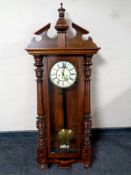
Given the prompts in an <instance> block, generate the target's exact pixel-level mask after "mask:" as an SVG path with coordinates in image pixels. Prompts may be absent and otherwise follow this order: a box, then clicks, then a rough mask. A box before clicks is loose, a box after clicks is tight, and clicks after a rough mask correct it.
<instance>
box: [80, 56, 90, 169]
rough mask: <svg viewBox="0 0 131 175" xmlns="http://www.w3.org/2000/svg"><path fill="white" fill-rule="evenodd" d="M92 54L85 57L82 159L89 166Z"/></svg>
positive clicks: (85, 165)
mask: <svg viewBox="0 0 131 175" xmlns="http://www.w3.org/2000/svg"><path fill="white" fill-rule="evenodd" d="M91 65H92V55H86V56H85V57H84V64H83V66H84V79H85V96H84V117H83V145H82V161H83V163H84V167H85V168H87V167H88V166H89V165H90V163H91V141H90V129H91V116H90V112H91V107H90V78H91Z"/></svg>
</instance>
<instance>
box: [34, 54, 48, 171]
mask: <svg viewBox="0 0 131 175" xmlns="http://www.w3.org/2000/svg"><path fill="white" fill-rule="evenodd" d="M34 59H35V64H34V65H35V66H36V69H35V72H36V77H37V79H36V82H37V114H38V117H37V128H38V144H37V162H38V163H39V164H40V166H41V167H42V168H44V167H45V165H46V160H47V146H46V116H45V110H44V102H43V71H44V70H43V66H44V65H43V56H35V57H34Z"/></svg>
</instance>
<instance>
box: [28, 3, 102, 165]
mask: <svg viewBox="0 0 131 175" xmlns="http://www.w3.org/2000/svg"><path fill="white" fill-rule="evenodd" d="M58 12H59V18H58V20H57V22H56V25H55V29H56V30H57V36H56V37H55V38H50V37H49V36H48V35H47V32H48V30H49V28H50V23H49V24H47V25H46V26H44V27H43V28H41V29H40V30H38V31H37V32H35V35H41V37H42V39H41V40H40V41H37V40H36V39H35V38H33V39H32V41H31V43H30V44H29V45H28V47H27V49H26V50H27V52H28V53H29V54H31V55H33V56H34V59H35V66H36V77H37V80H36V81H37V114H38V117H37V128H38V144H37V162H38V163H39V165H40V166H41V167H42V168H44V167H45V166H46V165H48V164H50V163H55V164H57V165H59V166H60V167H69V166H71V165H72V164H73V163H75V162H82V163H83V165H84V167H85V168H87V167H88V166H89V165H90V163H91V141H90V128H91V110H90V77H91V65H92V57H93V55H94V54H96V53H97V51H98V50H99V49H100V48H99V47H97V45H96V44H95V43H94V42H93V40H92V38H91V37H89V38H88V39H87V40H83V39H82V35H84V34H88V33H89V32H88V31H87V30H85V29H83V28H82V27H80V26H78V25H77V24H75V23H72V28H73V29H75V30H76V35H75V36H74V37H70V36H69V31H70V27H69V26H68V23H67V21H66V19H65V18H64V14H65V9H64V8H63V5H62V4H61V7H60V8H59V9H58Z"/></svg>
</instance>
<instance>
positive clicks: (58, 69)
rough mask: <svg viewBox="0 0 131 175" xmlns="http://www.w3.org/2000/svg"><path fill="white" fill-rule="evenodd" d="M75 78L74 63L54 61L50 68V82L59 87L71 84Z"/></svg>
mask: <svg viewBox="0 0 131 175" xmlns="http://www.w3.org/2000/svg"><path fill="white" fill-rule="evenodd" d="M76 78H77V72H76V69H75V67H74V65H73V64H72V63H70V62H68V61H59V62H57V63H55V64H54V65H53V66H52V68H51V70H50V80H51V82H52V83H53V84H54V85H56V86H58V87H60V88H68V87H70V86H72V85H73V84H74V83H75V81H76Z"/></svg>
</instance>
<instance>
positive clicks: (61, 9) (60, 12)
mask: <svg viewBox="0 0 131 175" xmlns="http://www.w3.org/2000/svg"><path fill="white" fill-rule="evenodd" d="M58 12H59V17H62V18H63V17H64V13H65V9H64V8H63V3H62V2H61V3H60V8H59V9H58Z"/></svg>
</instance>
